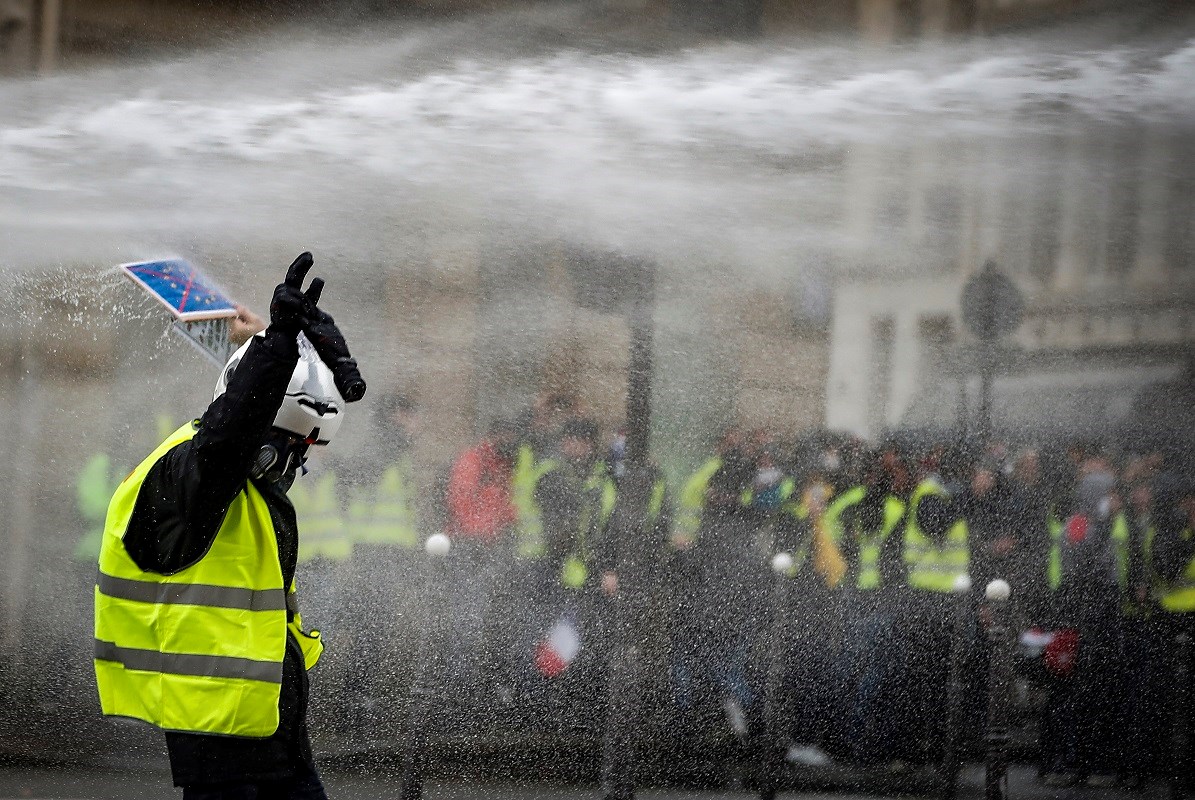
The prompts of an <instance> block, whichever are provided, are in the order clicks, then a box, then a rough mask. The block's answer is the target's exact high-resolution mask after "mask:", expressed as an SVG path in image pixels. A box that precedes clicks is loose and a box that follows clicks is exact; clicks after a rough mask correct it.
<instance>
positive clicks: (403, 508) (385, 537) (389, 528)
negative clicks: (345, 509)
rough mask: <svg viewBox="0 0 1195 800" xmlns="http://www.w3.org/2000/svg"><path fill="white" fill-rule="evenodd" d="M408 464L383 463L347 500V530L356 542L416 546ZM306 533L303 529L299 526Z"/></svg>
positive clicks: (417, 533) (415, 527)
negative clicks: (375, 475) (375, 478)
mask: <svg viewBox="0 0 1195 800" xmlns="http://www.w3.org/2000/svg"><path fill="white" fill-rule="evenodd" d="M410 476H411V465H410V462H409V461H406V460H404V461H402V462H400V463H398V464H392V465H391V466H389V467H387V468H386V469H385V470H384V471H383V472H382V474H381V476H380V477H379V478H378V482H377V484H375V485H374V486H371V487H366V488H362V489H359V490H358V491H356V492H355V493H354V494H353V498H352V499H351V500H350V502H349V513H348V519H349V533H350V535H351V537H352V540H353V541H354V542H356V543H360V544H380V545H394V546H396V547H402V548H408V549H410V548H415V547H418V546H419V531H418V529H417V524H416V518H415V509H414V507H413V506H412V503H411V495H410V486H411V479H410ZM300 529H301V530H303V533H304V535H306V533H307V530H306V529H305V528H300Z"/></svg>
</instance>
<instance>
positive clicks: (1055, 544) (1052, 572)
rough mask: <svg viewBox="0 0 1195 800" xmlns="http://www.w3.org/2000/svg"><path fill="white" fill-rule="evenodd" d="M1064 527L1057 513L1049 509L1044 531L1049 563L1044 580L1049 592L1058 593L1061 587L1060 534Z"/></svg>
mask: <svg viewBox="0 0 1195 800" xmlns="http://www.w3.org/2000/svg"><path fill="white" fill-rule="evenodd" d="M1064 528H1065V526H1064V525H1063V523H1062V520H1060V519H1059V518H1058V513H1057V512H1056V511H1055V510H1054V509H1053V508H1051V509H1050V513H1049V514H1048V515H1047V516H1046V529H1047V530H1048V531H1049V533H1050V563H1049V566H1048V567H1047V570H1048V573H1047V575H1046V579H1047V581H1048V582H1049V584H1050V591H1052V592H1056V591H1058V587H1059V586H1061V585H1062V532H1063V529H1064Z"/></svg>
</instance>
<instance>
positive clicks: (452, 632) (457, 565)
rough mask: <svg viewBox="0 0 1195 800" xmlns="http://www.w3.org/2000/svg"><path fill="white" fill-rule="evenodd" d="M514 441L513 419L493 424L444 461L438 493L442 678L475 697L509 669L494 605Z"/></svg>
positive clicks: (511, 515) (510, 505)
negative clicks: (444, 545)
mask: <svg viewBox="0 0 1195 800" xmlns="http://www.w3.org/2000/svg"><path fill="white" fill-rule="evenodd" d="M517 442H518V432H517V430H516V429H515V427H514V425H512V424H510V423H508V422H496V423H494V424H493V425H492V426H490V431H489V433H488V434H487V435H486V437H485V438H484V439H482V440H481V442H479V443H478V444H477V445H475V446H474V447H471V448H470V449H468V450H466V451H465V452H464V453H462V454H461V455H460V457H459V458H457V460H456V462H455V463H454V464H453V465H452V470H451V473H450V474H449V477H448V487H447V490H446V492H445V495H446V496H445V506H446V511H447V514H446V519H445V524H444V528H445V530H444V532H445V533H446V534H447V535H448V537H449V538H450V539H452V544H453V547H452V553H451V555H450V556H449V558H448V562H447V564H446V566H447V568H448V571H449V574H448V576H447V581H446V588H447V591H448V592H449V596H448V598H447V600H448V606H449V608H448V613H449V615H450V616H449V619H450V620H451V623H450V626H449V633H448V641H447V656H448V664H447V668H448V669H447V673H448V674H447V678H448V680H449V681H450V682H451V683H452V684H453V685H454V687H455V688H456V689H457V690H458V692H460V693H461V694H462V695H464V696H465V697H470V698H473V699H475V700H477V701H479V702H482V701H484V700H485V699H486V698H485V697H482V696H481V695H480V693H481V692H482V691H483V690H486V689H487V687H491V686H493V685H494V684H495V683H498V682H500V676H501V675H503V674H504V673H506V672H508V671H509V670H508V669H507V666H506V662H507V661H508V659H509V651H510V645H509V642H508V640H509V636H510V634H509V631H508V630H506V628H508V627H509V622H508V621H507V618H508V617H509V614H506V613H503V611H505V610H506V609H495V605H500V604H503V600H502V599H501V598H504V597H505V596H506V592H505V588H504V587H506V585H507V584H508V583H509V577H508V576H509V573H510V566H511V561H512V559H513V548H512V547H511V544H512V540H513V538H514V537H513V536H512V531H513V530H514V525H515V521H516V519H517V515H516V512H515V506H514V500H513V496H512V483H513V477H514V466H515V454H516V452H517ZM504 621H506V624H505V627H504V625H503V623H504Z"/></svg>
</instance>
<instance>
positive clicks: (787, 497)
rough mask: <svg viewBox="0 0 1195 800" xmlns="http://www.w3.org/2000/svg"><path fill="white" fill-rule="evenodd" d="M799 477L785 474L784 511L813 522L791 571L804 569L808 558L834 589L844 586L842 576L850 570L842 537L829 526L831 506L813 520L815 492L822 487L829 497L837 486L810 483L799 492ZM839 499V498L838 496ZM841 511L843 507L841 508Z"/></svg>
mask: <svg viewBox="0 0 1195 800" xmlns="http://www.w3.org/2000/svg"><path fill="white" fill-rule="evenodd" d="M796 489H797V485H796V481H795V480H793V479H792V478H785V479H784V481H782V482H781V484H780V497H781V503H780V506H779V507H780V510H781V513H784V514H787V515H789V516H791V517H792V518H793V519H795V520H797V521H798V522H812V525H811V530H810V535H809V536H808V537H805V538H804V539H803V540H802V541H801V542H800V543H799V544H798V547H797V551H796V552H794V553H793V554H792V558H793V566H792V568H791V569H790V570H789V571H788V574H789V575H796V574H797V573H798V572H800V570H801V568H802V567H803V566H804V564H805V563H806V561H809V562H810V563H811V565H812V567H813V571H814V572H815V573H816V574H817V575H818V577H819V578H821V579H822V581H823V582H824V583H825V584H826V586H827V587H829V588H831V589H835V588H838V587H839V586H841V583H842V578H843V576H844V575H845V574H846V569H847V564H846V560H845V559H844V558H843V557H842V552H841V550H840V549H839V546H838V541H837V540H836V539H835V538H834V537H833V535H832V534H831V533H830V532H829V531H828V530H827V526H826V522H827V519H826V515H827V513H828V512H829V511H830V506H831V505H833V503H832V502H831V503H830V505H827V506H826V508H825V510H824V511H822V514H821V516H820V517H819V518H815V519H812V520H810V515H811V513H812V512H811V507H810V500H811V493H812V492H814V491H819V492H821V493H822V494H824V495H825V496H827V497H831V496H832V495H831V494H830V493H831V492H832V491H833V489H832V487H830V486H829V485H828V484H820V485H817V486H812V487H808V488H807V489H806V490H805V491H804V492H802V493H801V494H800V495H798V494H796ZM834 499H837V498H834ZM838 513H839V514H841V511H839V512H838Z"/></svg>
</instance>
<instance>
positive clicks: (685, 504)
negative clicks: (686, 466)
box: [672, 456, 722, 542]
mask: <svg viewBox="0 0 1195 800" xmlns="http://www.w3.org/2000/svg"><path fill="white" fill-rule="evenodd" d="M721 468H722V459H721V458H718V457H716V456H715V457H714V458H711V459H709V460H708V461H706V462H705V463H704V464H702V465H701V468H700V469H698V470H697V471H696V472H694V473H693V474H692V475H690V476H689V477H688V479H686V480H685V483H684V486H682V487H681V490H680V497H679V498H678V500H677V506H676V520H675V522H674V523H673V526H672V534H673V538H674V539H682V540H684V541H689V542H691V541H693V540H694V539H695V538H697V529H698V528H700V527H701V515H702V513H703V512H704V511H705V493H706V491H708V490H709V487H710V479H711V478H713V477H714V474H715V473H716V472H717V471H718V470H720V469H721Z"/></svg>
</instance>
